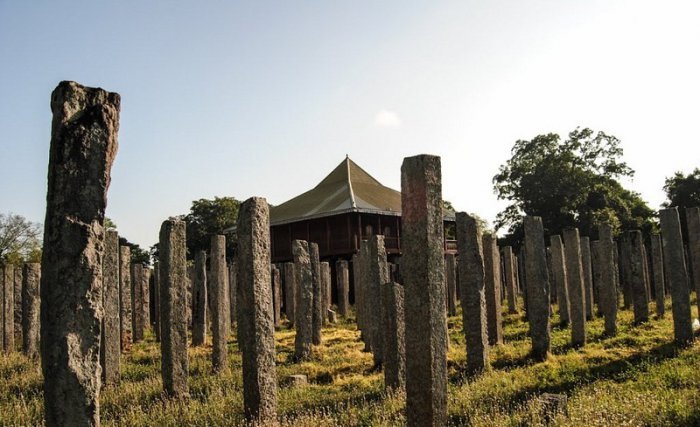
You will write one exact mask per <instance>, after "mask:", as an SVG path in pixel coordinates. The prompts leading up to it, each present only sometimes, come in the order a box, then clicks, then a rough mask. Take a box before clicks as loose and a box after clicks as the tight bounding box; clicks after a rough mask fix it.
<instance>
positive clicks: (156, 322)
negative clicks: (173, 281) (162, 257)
mask: <svg viewBox="0 0 700 427" xmlns="http://www.w3.org/2000/svg"><path fill="white" fill-rule="evenodd" d="M153 313H154V319H153V327H154V328H155V333H156V342H160V272H159V271H158V263H157V262H154V263H153Z"/></svg>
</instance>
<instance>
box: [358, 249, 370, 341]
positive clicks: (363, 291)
mask: <svg viewBox="0 0 700 427" xmlns="http://www.w3.org/2000/svg"><path fill="white" fill-rule="evenodd" d="M368 245H369V243H368V241H367V240H362V241H361V242H360V254H359V256H358V259H359V261H360V262H359V271H360V275H359V280H358V282H357V283H358V285H359V286H358V287H357V290H358V295H359V303H358V304H357V313H358V315H357V319H358V326H359V328H360V338H361V339H362V341H363V342H364V343H365V348H364V351H372V331H371V326H372V324H371V322H370V315H369V314H370V304H371V301H370V300H369V296H368V295H369V294H368V292H369V290H368V287H369V285H368V283H367V277H368V269H369V266H368V263H369V246H368Z"/></svg>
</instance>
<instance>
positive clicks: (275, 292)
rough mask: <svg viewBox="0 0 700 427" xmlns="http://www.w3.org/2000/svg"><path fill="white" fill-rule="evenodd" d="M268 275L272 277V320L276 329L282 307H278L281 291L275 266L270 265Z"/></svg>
mask: <svg viewBox="0 0 700 427" xmlns="http://www.w3.org/2000/svg"><path fill="white" fill-rule="evenodd" d="M270 273H271V275H272V319H273V323H274V325H275V327H277V326H279V325H280V321H281V320H282V310H281V308H282V307H280V305H282V291H281V289H280V287H281V286H282V278H281V275H280V271H279V269H278V268H277V267H276V266H275V265H272V268H271V270H270Z"/></svg>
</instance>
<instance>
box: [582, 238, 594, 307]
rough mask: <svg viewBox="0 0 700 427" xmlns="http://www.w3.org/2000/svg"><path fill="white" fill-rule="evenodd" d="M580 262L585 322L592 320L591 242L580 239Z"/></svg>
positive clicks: (587, 239)
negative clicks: (581, 266)
mask: <svg viewBox="0 0 700 427" xmlns="http://www.w3.org/2000/svg"><path fill="white" fill-rule="evenodd" d="M581 262H582V265H583V288H584V291H585V293H586V320H591V319H593V267H592V265H591V241H590V239H589V238H588V236H583V237H581Z"/></svg>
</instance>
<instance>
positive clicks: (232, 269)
mask: <svg viewBox="0 0 700 427" xmlns="http://www.w3.org/2000/svg"><path fill="white" fill-rule="evenodd" d="M237 276H238V274H237V273H236V263H235V262H233V261H232V262H231V264H229V266H228V298H229V310H230V314H229V316H230V320H231V327H232V328H233V326H234V325H235V324H236V317H237V316H236V307H237V304H236V288H237V280H238V279H237ZM235 331H236V329H235V328H234V333H235Z"/></svg>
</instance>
